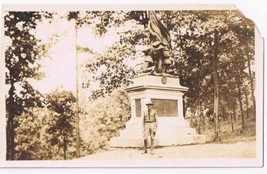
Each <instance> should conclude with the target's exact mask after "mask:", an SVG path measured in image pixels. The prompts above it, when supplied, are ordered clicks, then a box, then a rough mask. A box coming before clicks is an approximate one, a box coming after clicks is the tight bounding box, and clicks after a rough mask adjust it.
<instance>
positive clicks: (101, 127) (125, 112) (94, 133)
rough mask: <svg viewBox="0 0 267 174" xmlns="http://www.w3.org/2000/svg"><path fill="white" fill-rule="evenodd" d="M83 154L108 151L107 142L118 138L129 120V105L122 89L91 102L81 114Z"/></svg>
mask: <svg viewBox="0 0 267 174" xmlns="http://www.w3.org/2000/svg"><path fill="white" fill-rule="evenodd" d="M81 115H82V117H81V123H82V125H81V129H82V130H81V132H82V135H81V137H82V140H83V145H82V146H83V151H84V152H83V153H84V155H85V154H90V153H94V152H96V151H97V150H99V149H100V150H101V149H102V150H103V149H108V140H109V139H110V138H112V137H114V136H118V135H119V132H120V130H121V129H123V128H124V126H125V123H126V121H128V120H129V118H130V103H129V101H128V97H127V94H126V92H125V91H124V90H123V89H117V90H114V91H113V92H112V93H111V94H110V95H108V96H106V97H104V98H103V97H99V98H97V99H96V100H95V101H92V102H91V103H90V105H89V107H88V108H86V110H84V111H83V113H82V114H81Z"/></svg>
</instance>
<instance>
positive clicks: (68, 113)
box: [47, 89, 76, 160]
mask: <svg viewBox="0 0 267 174" xmlns="http://www.w3.org/2000/svg"><path fill="white" fill-rule="evenodd" d="M47 100H48V102H49V104H48V106H47V107H48V108H49V109H50V110H52V111H54V112H55V114H54V115H53V118H52V123H50V124H51V125H50V126H49V128H48V129H47V133H48V134H51V135H52V137H51V139H50V142H51V145H52V146H54V145H57V146H58V149H59V150H60V149H61V148H63V159H65V160H66V159H67V152H68V147H73V146H74V141H75V132H74V130H75V109H74V108H75V106H74V105H75V102H76V98H75V97H74V95H73V94H72V93H71V92H68V91H60V90H59V89H56V90H55V91H53V92H51V93H50V94H49V95H48V96H47Z"/></svg>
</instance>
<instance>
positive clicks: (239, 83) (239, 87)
mask: <svg viewBox="0 0 267 174" xmlns="http://www.w3.org/2000/svg"><path fill="white" fill-rule="evenodd" d="M236 79H237V88H238V101H239V107H240V114H241V123H242V127H241V129H242V130H244V129H245V127H246V126H245V118H244V111H243V104H242V93H241V80H240V76H239V73H237V76H236Z"/></svg>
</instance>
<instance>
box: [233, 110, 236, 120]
mask: <svg viewBox="0 0 267 174" xmlns="http://www.w3.org/2000/svg"><path fill="white" fill-rule="evenodd" d="M233 113H234V121H235V122H236V112H235V109H233Z"/></svg>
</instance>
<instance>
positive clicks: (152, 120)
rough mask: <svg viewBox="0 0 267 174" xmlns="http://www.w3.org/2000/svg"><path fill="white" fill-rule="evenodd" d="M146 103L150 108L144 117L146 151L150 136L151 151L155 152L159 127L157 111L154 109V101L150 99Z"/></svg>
mask: <svg viewBox="0 0 267 174" xmlns="http://www.w3.org/2000/svg"><path fill="white" fill-rule="evenodd" d="M146 105H147V108H148V109H147V110H146V111H145V112H144V119H143V128H144V147H145V151H144V153H147V141H148V137H149V136H150V138H151V151H150V153H151V154H153V149H154V138H155V135H156V130H157V127H158V121H157V112H156V110H155V109H152V105H153V103H152V102H151V100H148V102H147V103H146Z"/></svg>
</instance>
